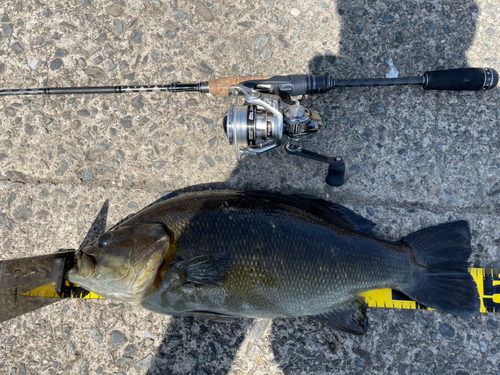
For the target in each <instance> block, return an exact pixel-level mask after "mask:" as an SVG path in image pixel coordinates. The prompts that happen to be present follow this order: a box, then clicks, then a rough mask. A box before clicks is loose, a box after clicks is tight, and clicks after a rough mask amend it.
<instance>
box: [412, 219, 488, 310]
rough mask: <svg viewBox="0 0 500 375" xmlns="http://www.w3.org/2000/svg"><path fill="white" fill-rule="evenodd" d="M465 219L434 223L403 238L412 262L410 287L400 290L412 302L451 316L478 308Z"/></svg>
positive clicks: (479, 305) (477, 296) (468, 233)
mask: <svg viewBox="0 0 500 375" xmlns="http://www.w3.org/2000/svg"><path fill="white" fill-rule="evenodd" d="M470 240H471V233H470V229H469V224H468V223H467V221H455V222H451V223H446V224H441V225H437V226H435V227H431V228H427V229H424V230H421V231H419V232H416V233H413V234H411V235H409V236H408V237H406V238H405V239H404V240H403V242H405V243H407V244H409V245H410V246H411V247H412V248H413V250H414V252H415V259H416V261H417V262H418V263H419V264H421V265H423V266H425V267H416V273H415V281H414V283H413V285H412V288H411V290H406V291H404V290H402V292H404V293H406V294H407V295H408V296H409V297H411V298H412V299H414V300H415V301H417V302H419V303H421V304H423V305H425V306H427V307H431V308H433V309H436V310H441V311H444V312H447V313H450V314H453V315H458V316H463V317H470V316H474V315H477V314H478V313H479V309H480V307H481V302H480V300H479V293H478V290H477V285H476V282H475V281H474V279H473V277H472V275H471V274H470V273H469V271H468V269H467V268H468V265H469V263H468V259H469V257H470V255H471V253H472V249H471V244H470Z"/></svg>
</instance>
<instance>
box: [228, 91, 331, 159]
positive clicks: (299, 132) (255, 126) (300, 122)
mask: <svg viewBox="0 0 500 375" xmlns="http://www.w3.org/2000/svg"><path fill="white" fill-rule="evenodd" d="M239 93H241V94H243V96H244V98H245V102H244V103H243V104H238V94H239ZM230 95H231V96H232V97H235V98H236V103H235V104H231V105H230V107H229V110H228V112H227V114H226V115H225V116H224V120H223V126H224V131H225V132H226V135H227V138H228V141H229V144H231V145H234V148H235V152H236V158H237V159H238V160H240V159H241V156H242V155H245V154H247V155H256V154H260V153H262V152H264V151H268V150H270V149H272V148H275V147H278V146H280V145H281V143H282V141H283V135H286V136H288V137H290V138H291V139H294V140H298V139H299V138H300V137H303V136H305V135H308V134H311V133H315V132H316V131H318V129H319V128H320V127H321V125H322V124H323V122H322V120H321V117H320V115H319V113H318V112H317V111H312V110H309V109H307V108H305V107H303V106H301V105H300V103H299V102H298V101H297V102H296V104H295V105H287V104H285V103H283V101H282V100H281V98H280V97H279V95H275V94H267V93H261V92H259V91H256V90H253V89H250V88H248V87H245V86H238V85H236V86H231V90H230Z"/></svg>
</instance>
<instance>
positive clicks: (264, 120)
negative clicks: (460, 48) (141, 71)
mask: <svg viewBox="0 0 500 375" xmlns="http://www.w3.org/2000/svg"><path fill="white" fill-rule="evenodd" d="M497 83H498V73H497V72H496V71H495V70H494V69H491V68H462V69H450V70H436V71H429V72H426V73H424V74H423V75H422V76H421V77H407V78H375V79H334V78H331V77H329V76H328V75H306V74H297V75H288V76H268V77H243V76H240V77H228V78H219V79H216V80H212V81H205V82H199V83H179V82H173V83H171V84H167V85H147V86H102V87H54V88H36V89H17V90H0V96H8V95H57V94H119V93H146V92H172V93H175V92H199V93H204V94H212V95H219V96H230V97H233V98H236V102H235V103H234V104H231V105H230V107H229V110H228V112H227V114H226V115H225V116H224V119H223V127H224V132H225V133H226V135H227V137H228V141H229V144H230V145H233V146H234V148H235V153H236V158H237V160H238V161H239V160H240V159H241V156H242V155H257V154H260V153H263V152H265V151H268V150H271V149H273V148H275V147H278V146H280V145H281V144H282V141H283V135H286V136H287V137H288V138H289V139H290V141H289V142H288V143H287V144H286V145H285V147H284V148H285V151H286V152H288V153H289V154H292V155H297V156H302V157H305V158H308V159H312V160H316V161H319V162H323V163H327V164H329V169H328V176H327V178H326V182H327V183H328V184H329V185H332V186H340V185H342V184H343V182H344V173H345V164H344V161H343V160H342V158H341V157H338V156H336V157H329V156H325V155H321V154H318V153H316V152H314V151H310V150H306V149H304V148H303V147H302V146H301V145H300V142H299V141H300V139H301V138H302V137H304V136H306V135H311V134H313V133H315V132H317V131H318V130H319V128H320V127H321V126H322V124H323V122H322V119H321V116H320V114H319V113H318V112H317V111H314V110H310V109H307V108H306V107H304V106H302V105H301V104H300V103H299V101H298V100H295V104H293V105H288V104H285V103H284V102H283V100H282V96H283V95H285V96H287V95H288V96H290V97H292V99H293V98H294V97H298V96H302V95H312V94H319V93H326V92H328V91H330V90H332V89H334V88H337V87H357V86H394V85H419V86H421V87H422V88H423V89H424V90H448V91H480V90H490V89H492V88H494V87H495V86H496V85H497ZM239 96H242V97H244V100H245V101H244V103H243V104H242V105H241V104H238V100H237V98H238V97H239Z"/></svg>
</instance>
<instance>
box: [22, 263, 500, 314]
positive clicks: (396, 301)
mask: <svg viewBox="0 0 500 375" xmlns="http://www.w3.org/2000/svg"><path fill="white" fill-rule="evenodd" d="M469 272H470V274H471V275H472V277H473V278H474V280H475V281H476V284H477V289H478V291H479V297H480V298H481V310H480V311H481V312H482V313H496V312H500V269H491V268H469ZM65 286H66V287H67V288H63V289H66V292H62V293H61V294H58V293H57V292H56V290H55V284H54V283H52V284H47V285H43V286H41V287H39V288H36V289H33V290H30V291H28V292H26V293H23V296H31V297H53V298H86V299H104V298H103V297H101V296H98V295H97V294H95V293H92V292H89V291H87V290H85V289H82V288H80V287H78V285H73V284H70V283H69V282H68V281H67V280H66V281H65ZM359 295H360V296H362V297H364V299H365V301H366V303H367V304H368V306H370V307H382V308H389V309H413V310H415V309H416V310H419V309H428V308H427V307H426V306H423V305H421V304H420V303H418V302H415V301H412V300H411V299H409V298H408V297H406V296H405V295H403V294H402V293H400V292H397V291H395V290H392V289H378V290H370V291H369V292H364V293H360V294H359ZM429 310H431V309H429Z"/></svg>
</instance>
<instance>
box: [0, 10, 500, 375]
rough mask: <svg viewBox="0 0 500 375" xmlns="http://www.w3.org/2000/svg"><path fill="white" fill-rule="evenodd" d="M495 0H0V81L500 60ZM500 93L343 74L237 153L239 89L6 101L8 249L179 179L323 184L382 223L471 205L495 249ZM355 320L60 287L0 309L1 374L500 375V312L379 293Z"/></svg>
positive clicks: (434, 218) (25, 248)
mask: <svg viewBox="0 0 500 375" xmlns="http://www.w3.org/2000/svg"><path fill="white" fill-rule="evenodd" d="M499 10H500V1H499V0H481V1H471V0H465V1H459V2H457V1H453V0H435V1H425V0H408V1H399V2H395V1H380V0H363V1H347V0H338V1H307V2H306V1H289V2H279V1H257V0H256V1H250V0H246V1H243V0H238V1H217V0H215V1H210V2H208V1H206V2H204V1H200V0H196V1H193V0H189V1H185V2H184V1H177V0H172V1H164V0H140V1H132V0H119V1H116V2H112V1H101V0H69V1H60V0H53V1H45V2H42V1H39V0H36V1H33V2H31V1H2V2H1V3H0V24H1V27H2V29H1V34H0V88H2V89H16V88H35V87H69V86H102V85H145V84H161V83H169V82H174V81H179V82H186V83H187V82H200V81H209V80H212V79H216V78H220V77H227V76H236V75H245V76H252V75H253V76H257V75H260V76H272V75H288V74H309V73H315V74H318V73H320V74H323V73H328V74H330V75H332V76H334V77H336V78H339V79H342V78H385V77H408V76H410V77H411V76H420V75H422V74H423V73H424V72H425V71H427V70H438V69H452V68H462V67H468V66H473V67H491V68H496V69H497V70H500V43H499V42H498V37H499V36H500V29H499V24H500V18H499V16H498V14H499ZM499 99H500V94H499V90H498V88H497V89H494V90H490V91H484V92H441V91H425V90H423V89H422V88H420V87H418V86H417V87H374V88H347V89H346V88H344V89H336V90H334V91H333V92H331V93H328V94H321V95H318V96H311V97H308V98H304V100H303V101H302V104H304V105H305V106H307V107H308V108H311V109H315V110H317V111H319V113H320V114H321V115H322V117H323V121H324V126H323V128H322V129H321V130H320V131H319V132H318V133H317V134H315V135H313V136H311V137H310V138H308V139H306V140H304V142H303V145H304V147H306V148H307V149H311V150H314V151H316V152H319V153H322V154H326V155H331V156H337V155H338V156H341V157H342V158H343V159H344V160H345V163H346V181H345V184H344V185H343V186H341V187H336V188H335V187H331V186H328V185H327V184H326V183H325V177H326V169H327V166H326V165H325V164H321V163H318V162H314V161H310V160H306V159H302V158H298V157H294V156H291V155H289V154H287V153H285V151H284V150H283V149H282V148H279V149H274V150H272V151H270V152H268V153H266V154H263V155H260V156H256V157H248V158H245V159H244V160H243V161H242V162H240V163H238V162H237V161H236V158H235V154H234V148H233V147H232V146H230V145H229V144H228V141H227V137H226V135H225V134H224V131H223V129H222V117H223V115H224V114H225V112H226V111H227V109H228V106H229V104H230V103H232V102H233V99H230V98H221V97H215V96H210V95H205V94H198V93H193V94H189V93H183V94H168V93H151V94H147V93H142V94H121V95H113V94H109V95H63V96H31V97H30V96H23V97H15V96H10V97H1V98H0V259H2V260H6V259H13V258H19V257H29V256H34V255H42V254H47V253H51V252H56V251H58V249H77V248H79V247H80V245H81V243H82V241H83V240H84V238H85V237H86V235H87V232H88V231H89V229H90V228H91V226H92V223H93V222H94V220H95V218H96V216H97V214H98V213H99V211H100V210H101V207H102V206H103V205H104V203H105V201H106V200H109V212H108V217H107V224H108V226H111V225H113V224H114V223H116V222H118V221H120V220H121V219H123V218H125V217H126V216H128V215H130V214H133V213H134V212H137V211H138V210H140V209H141V208H143V207H145V206H146V205H148V204H150V203H151V202H153V201H155V200H157V199H160V198H162V197H164V196H167V195H168V194H170V193H172V192H176V191H178V190H182V191H190V190H201V189H221V188H230V189H241V188H245V189H263V190H269V191H281V192H284V193H297V192H298V193H303V194H309V195H315V196H319V197H322V198H324V199H328V200H330V201H332V202H337V203H340V204H342V205H345V206H347V207H349V208H351V209H353V210H355V211H356V212H357V213H359V214H361V215H362V216H364V217H366V218H368V219H370V220H372V221H373V222H375V223H377V231H378V233H379V234H380V236H382V237H384V238H387V239H394V240H396V239H400V238H402V237H404V236H406V235H408V234H410V233H412V232H414V231H416V230H419V229H422V228H425V227H428V226H432V225H436V224H439V223H444V222H448V221H453V220H462V219H463V220H468V221H469V223H470V227H471V230H472V247H473V255H472V257H471V259H470V261H471V264H472V265H474V266H476V267H498V268H500V254H499V240H500V225H499V224H500V218H499V215H500V202H499V197H500V157H499V152H500V109H499V106H498V103H499ZM369 315H370V323H371V327H370V330H369V331H368V333H367V334H366V335H365V336H363V337H353V336H349V335H346V334H342V333H339V332H336V331H333V330H331V329H330V328H328V327H325V326H322V325H320V324H319V323H314V322H310V321H309V320H307V319H293V320H282V319H277V320H275V321H272V322H270V321H267V320H262V321H255V322H252V321H250V320H242V321H240V322H239V323H236V324H229V323H223V324H221V323H213V322H210V321H206V320H198V319H191V318H173V317H170V316H163V315H159V314H153V313H150V312H149V311H146V310H143V309H140V308H136V307H133V306H130V305H128V304H125V303H117V302H113V301H99V300H95V301H94V300H64V301H60V302H58V303H55V304H53V305H50V306H47V307H44V308H43V309H40V310H38V311H35V312H33V313H29V314H26V315H24V316H20V317H18V318H15V319H12V320H10V321H7V322H4V323H1V324H0V372H1V373H6V374H19V375H21V374H125V373H127V374H129V373H130V374H207V375H208V374H287V375H288V374H332V373H335V374H422V373H426V374H433V375H434V374H453V375H465V374H471V375H472V374H477V373H481V374H499V373H500V354H499V351H500V344H499V324H500V317H499V314H482V315H480V316H477V317H474V318H471V319H463V318H457V317H454V316H451V315H447V314H443V313H439V312H436V311H410V310H384V309H371V310H370V312H369Z"/></svg>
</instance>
